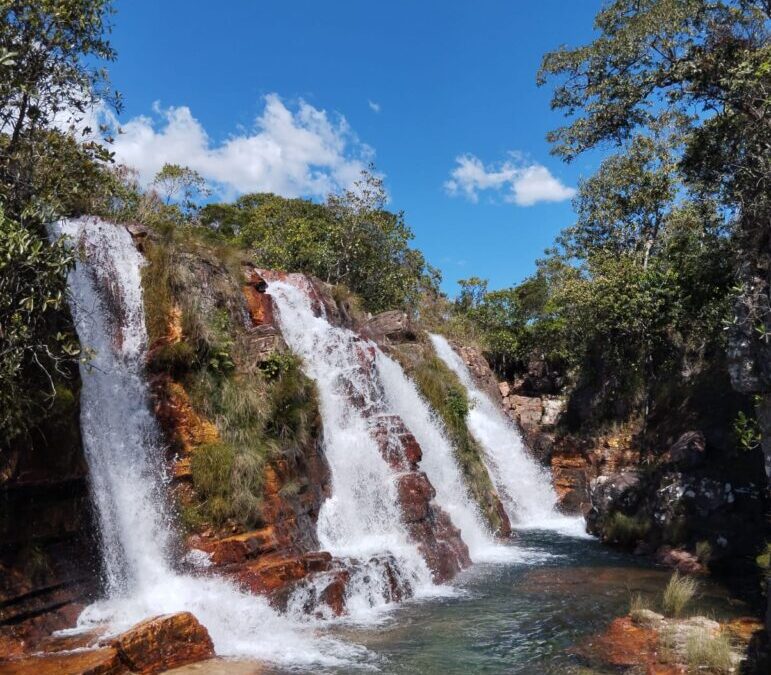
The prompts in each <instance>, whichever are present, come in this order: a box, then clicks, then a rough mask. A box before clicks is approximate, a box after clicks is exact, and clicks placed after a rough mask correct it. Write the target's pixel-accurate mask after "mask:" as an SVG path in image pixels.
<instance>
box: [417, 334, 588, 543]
mask: <svg viewBox="0 0 771 675" xmlns="http://www.w3.org/2000/svg"><path fill="white" fill-rule="evenodd" d="M430 338H431V342H432V344H433V346H434V350H435V351H436V354H437V356H438V357H439V358H440V359H441V360H442V361H444V363H445V364H446V365H447V366H448V367H449V368H450V369H451V370H452V371H453V372H454V373H455V374H456V375H457V376H458V378H459V379H460V381H461V383H462V384H463V386H464V387H466V390H467V391H468V396H469V399H470V402H471V409H470V410H469V415H468V424H469V429H470V431H471V433H472V434H473V436H474V437H475V438H476V439H477V441H479V443H480V444H481V445H482V448H483V450H484V452H485V456H486V463H487V467H488V471H489V473H490V476H491V478H492V479H493V483H494V484H495V487H496V489H497V490H498V493H499V495H500V497H501V500H502V501H503V505H504V508H505V509H506V513H507V515H508V516H509V518H510V520H511V522H512V524H513V525H515V526H518V527H521V528H522V527H528V528H543V529H555V530H559V531H562V532H564V533H566V534H572V535H584V522H583V518H571V517H567V516H564V515H563V514H560V513H559V512H558V511H557V507H556V505H557V494H556V493H555V491H554V488H553V487H552V484H551V480H550V479H549V476H548V474H547V472H546V471H545V470H544V469H543V468H541V467H540V466H539V465H538V463H537V462H536V461H535V460H534V459H533V458H532V457H531V456H530V454H529V453H528V451H527V448H526V447H525V444H524V442H523V441H522V437H521V435H520V433H519V430H518V429H517V428H516V427H515V426H514V424H513V423H512V422H511V421H510V420H508V419H507V418H506V417H505V416H504V414H503V412H502V411H501V410H500V408H499V407H498V406H497V405H496V404H495V403H494V402H493V401H492V400H491V399H490V397H489V396H487V394H485V393H484V392H482V391H481V390H480V389H479V387H477V385H476V384H475V382H474V378H473V377H472V376H471V373H470V372H469V370H468V368H467V367H466V364H465V363H464V362H463V359H461V358H460V356H459V355H458V354H457V353H456V352H455V350H454V349H453V348H452V347H451V346H450V343H449V342H448V341H447V340H446V339H445V338H444V337H442V336H441V335H431V336H430Z"/></svg>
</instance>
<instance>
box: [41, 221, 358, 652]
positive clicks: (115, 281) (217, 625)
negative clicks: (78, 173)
mask: <svg viewBox="0 0 771 675" xmlns="http://www.w3.org/2000/svg"><path fill="white" fill-rule="evenodd" d="M51 229H52V235H53V236H57V235H68V236H69V237H71V238H72V240H73V245H74V246H75V247H77V249H78V250H79V251H80V252H81V253H82V254H83V256H82V259H81V260H80V261H79V262H78V263H77V264H76V266H75V268H74V269H73V270H72V271H71V272H70V275H69V279H68V281H69V289H70V294H71V308H72V313H73V317H74V320H75V326H76V329H77V332H78V336H79V337H80V342H81V345H82V348H83V351H84V353H85V354H87V355H90V358H89V359H88V361H87V362H84V363H83V364H82V365H81V379H82V382H83V387H82V390H81V410H82V412H81V425H82V430H83V442H84V446H85V451H86V457H87V460H88V464H89V474H90V480H91V491H92V494H93V499H94V504H95V506H96V511H97V514H98V518H99V525H100V534H101V548H102V556H103V560H104V567H105V572H106V577H107V579H106V581H107V584H106V585H107V597H106V598H105V599H104V600H101V601H98V602H96V603H94V604H93V605H91V606H89V607H88V608H86V610H84V612H83V613H82V614H81V616H80V618H79V621H78V623H79V625H80V626H81V627H88V626H91V625H94V624H107V625H108V626H109V630H111V631H118V630H122V629H124V628H126V627H128V626H130V625H132V624H134V623H136V622H137V621H140V620H141V619H144V618H146V617H148V616H154V615H157V614H163V613H169V612H177V611H185V610H187V611H191V612H192V613H193V614H195V616H196V617H197V618H198V619H199V621H201V623H202V624H203V625H204V626H206V628H207V629H208V630H209V633H210V635H211V637H212V640H213V642H214V646H215V649H216V651H217V653H218V654H221V655H233V656H235V655H241V656H248V657H251V658H258V659H268V660H273V661H279V662H284V663H291V664H302V663H338V662H340V661H341V659H347V658H350V657H353V656H355V655H356V654H357V653H358V650H357V649H356V648H355V647H349V646H346V645H344V644H342V643H339V642H337V641H332V640H327V639H319V638H315V637H314V636H312V635H309V634H308V631H307V630H304V631H302V632H300V628H299V626H296V625H295V624H292V623H290V621H289V620H287V619H285V618H283V617H281V616H279V615H278V614H276V613H275V612H274V611H273V610H272V609H271V608H270V606H269V605H268V604H267V602H266V601H265V600H264V599H263V598H260V597H257V596H253V595H247V594H244V593H242V592H240V591H239V590H238V589H236V588H235V587H234V586H232V585H231V584H229V583H227V582H226V581H224V580H222V579H218V578H213V577H198V576H194V575H193V574H181V573H178V572H176V571H175V570H174V569H173V568H172V566H171V563H170V560H171V558H170V553H171V551H170V549H171V543H172V539H173V537H172V532H173V529H172V520H171V518H170V516H169V513H168V510H167V508H166V505H165V501H164V498H163V494H164V486H163V472H162V448H161V444H160V441H159V433H158V429H157V428H156V424H155V421H154V419H153V417H152V415H151V413H150V408H149V396H148V391H147V385H146V383H145V380H144V378H143V367H144V361H145V352H146V347H147V334H146V330H145V323H144V309H143V304H142V288H141V284H140V271H141V267H142V265H143V264H144V260H143V258H142V256H141V255H140V254H139V253H138V252H137V250H136V249H135V247H134V245H133V242H132V240H131V236H130V235H129V233H128V232H127V231H126V229H125V228H123V227H121V226H118V225H114V224H111V223H108V222H105V221H102V220H99V219H96V218H81V219H78V220H64V221H61V222H59V223H56V224H54V225H53V226H52V228H51Z"/></svg>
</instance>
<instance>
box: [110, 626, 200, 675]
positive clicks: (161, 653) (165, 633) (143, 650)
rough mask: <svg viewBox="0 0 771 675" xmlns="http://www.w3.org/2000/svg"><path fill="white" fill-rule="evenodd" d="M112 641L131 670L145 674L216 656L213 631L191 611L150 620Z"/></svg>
mask: <svg viewBox="0 0 771 675" xmlns="http://www.w3.org/2000/svg"><path fill="white" fill-rule="evenodd" d="M110 644H111V646H112V647H114V648H115V649H116V650H117V652H118V656H119V658H120V660H121V661H122V662H123V663H124V664H125V665H126V666H127V667H128V669H129V670H131V671H132V672H135V673H142V675H152V674H153V673H162V672H163V671H165V670H171V669H172V668H178V667H179V666H184V665H186V664H188V663H195V662H196V661H202V660H204V659H208V658H211V657H212V656H214V645H213V644H212V641H211V638H210V637H209V633H208V632H207V630H206V629H205V628H204V627H203V626H202V625H201V624H200V623H198V620H197V619H196V618H195V617H194V616H193V615H192V614H191V613H190V612H180V613H178V614H166V615H163V616H158V617H155V618H152V619H147V620H146V621H142V622H141V623H138V624H137V625H136V626H134V627H133V628H131V629H129V630H128V631H126V632H125V633H121V634H120V635H119V636H118V637H116V638H115V639H113V640H112V641H111V643H110Z"/></svg>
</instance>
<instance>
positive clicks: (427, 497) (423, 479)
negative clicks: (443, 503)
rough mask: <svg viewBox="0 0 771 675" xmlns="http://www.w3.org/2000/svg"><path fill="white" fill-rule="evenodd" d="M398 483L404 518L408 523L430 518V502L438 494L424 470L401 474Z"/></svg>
mask: <svg viewBox="0 0 771 675" xmlns="http://www.w3.org/2000/svg"><path fill="white" fill-rule="evenodd" d="M396 485H397V489H398V494H399V504H400V505H401V507H402V514H403V516H404V520H405V521H406V522H407V523H415V522H417V521H420V520H425V519H426V518H428V516H429V513H430V506H429V502H430V501H431V500H432V499H433V498H434V495H435V494H436V490H434V487H433V486H432V485H431V483H430V482H429V480H428V476H426V474H425V473H423V472H422V471H420V472H418V471H415V472H411V473H407V474H404V475H402V476H399V478H398V479H397V481H396Z"/></svg>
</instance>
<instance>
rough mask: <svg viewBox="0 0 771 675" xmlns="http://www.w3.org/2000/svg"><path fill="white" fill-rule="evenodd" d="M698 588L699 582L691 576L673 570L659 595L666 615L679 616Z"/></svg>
mask: <svg viewBox="0 0 771 675" xmlns="http://www.w3.org/2000/svg"><path fill="white" fill-rule="evenodd" d="M698 589H699V583H698V581H696V579H694V578H693V577H689V576H683V575H681V574H680V573H679V572H675V573H674V574H672V576H671V577H670V578H669V582H667V586H666V588H665V589H664V593H663V595H662V596H661V607H662V609H663V610H664V614H665V615H666V616H680V615H681V614H682V613H683V610H684V609H685V607H686V605H688V603H689V602H691V600H693V598H694V596H695V595H696V592H697V591H698Z"/></svg>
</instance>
